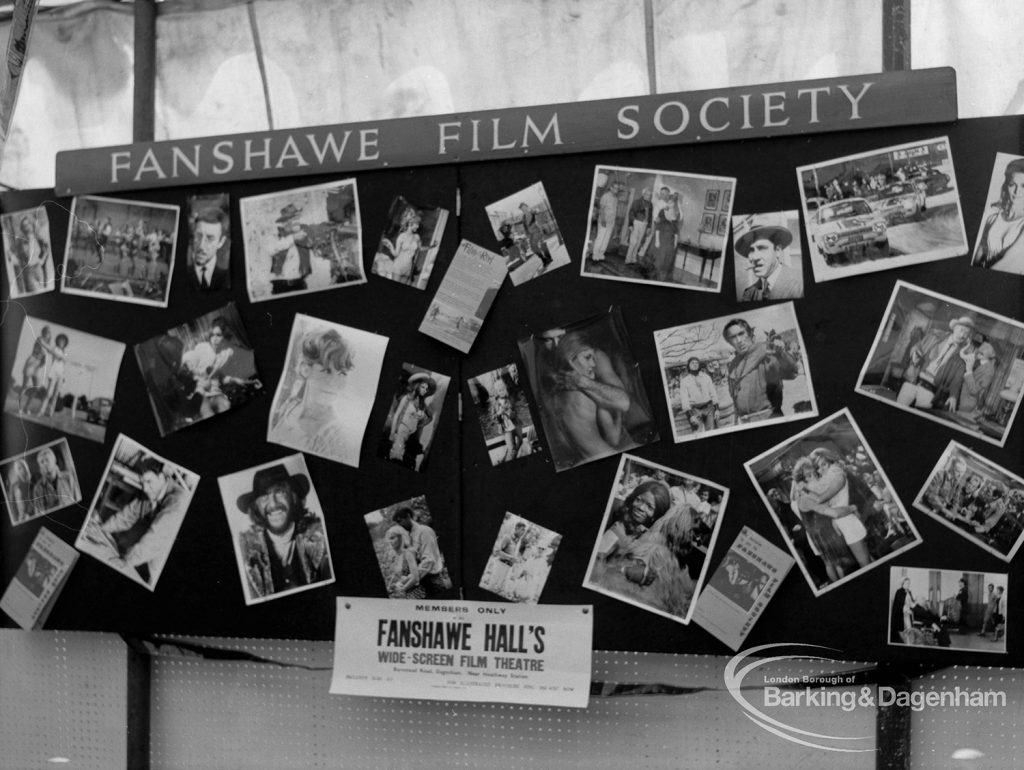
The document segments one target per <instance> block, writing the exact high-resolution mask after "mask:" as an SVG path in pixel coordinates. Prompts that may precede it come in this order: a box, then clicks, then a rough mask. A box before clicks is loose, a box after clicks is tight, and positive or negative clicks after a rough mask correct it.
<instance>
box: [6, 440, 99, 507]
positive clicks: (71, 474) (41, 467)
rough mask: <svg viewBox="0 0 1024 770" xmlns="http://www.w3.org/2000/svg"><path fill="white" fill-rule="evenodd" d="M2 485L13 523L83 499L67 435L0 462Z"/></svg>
mask: <svg viewBox="0 0 1024 770" xmlns="http://www.w3.org/2000/svg"><path fill="white" fill-rule="evenodd" d="M0 486H2V487H3V490H4V497H5V498H6V499H7V513H8V515H9V516H10V518H11V524H12V525H14V526H17V525H18V524H24V523H25V522H26V521H30V520H32V519H34V518H36V517H37V516H45V515H46V514H48V513H53V512H54V511H59V510H60V509H61V508H67V507H68V506H69V505H73V504H75V503H80V502H81V501H82V490H81V488H80V487H79V485H78V473H77V472H76V471H75V461H74V460H73V459H72V457H71V448H70V447H69V446H68V440H67V439H66V438H59V439H57V440H56V441H51V442H50V443H48V444H43V446H41V447H36V448H35V449H30V450H29V451H27V452H22V453H21V454H20V455H16V456H15V457H10V458H8V459H6V460H4V461H3V462H0Z"/></svg>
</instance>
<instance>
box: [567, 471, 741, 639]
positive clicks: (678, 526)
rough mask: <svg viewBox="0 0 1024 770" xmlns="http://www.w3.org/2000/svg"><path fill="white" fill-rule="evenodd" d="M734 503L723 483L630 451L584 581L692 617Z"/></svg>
mask: <svg viewBox="0 0 1024 770" xmlns="http://www.w3.org/2000/svg"><path fill="white" fill-rule="evenodd" d="M728 501H729V490H728V489H726V488H725V487H723V486H720V485H719V484H715V483H714V482H711V481H707V480H706V479H702V478H699V477H697V476H691V475H690V474H688V473H683V472H682V471H677V470H673V469H671V468H666V467H665V466H663V465H656V464H655V463H652V462H648V461H647V460H642V459H641V458H639V457H633V456H632V455H624V456H623V457H622V459H621V460H620V461H619V472H618V473H617V474H616V476H615V481H614V483H613V485H612V490H611V494H610V495H609V496H608V505H607V506H606V508H605V511H604V518H603V519H602V521H601V530H600V531H601V534H600V536H599V537H598V539H597V542H595V543H594V550H593V552H592V553H591V555H590V565H589V566H588V567H587V574H586V577H584V579H583V587H584V588H589V589H591V590H592V591H597V592H598V593H602V594H604V595H606V596H611V597H612V598H615V599H619V600H621V601H624V602H626V603H627V604H632V605H635V606H637V607H640V608H641V609H645V610H648V611H650V612H653V613H655V614H657V615H661V616H662V617H666V618H668V619H669V620H674V621H676V622H677V623H689V622H690V618H691V617H692V616H693V610H694V601H693V599H694V597H695V596H697V595H698V594H699V593H700V590H701V587H702V586H703V584H704V580H705V578H706V577H707V572H708V560H707V556H708V554H709V553H711V551H713V550H714V547H715V541H716V540H717V538H718V530H719V526H720V524H721V521H722V518H721V517H722V513H723V512H724V511H725V506H726V504H727V503H728ZM693 575H696V578H694V577H693Z"/></svg>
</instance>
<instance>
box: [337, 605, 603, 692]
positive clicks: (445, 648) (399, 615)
mask: <svg viewBox="0 0 1024 770" xmlns="http://www.w3.org/2000/svg"><path fill="white" fill-rule="evenodd" d="M593 618H594V612H593V607H591V606H589V605H586V606H584V605H573V606H566V605H558V606H555V605H540V606H532V605H524V604H506V603H504V602H467V601H426V600H425V601H416V602H395V601H391V600H390V599H363V598H356V597H339V598H338V611H337V620H336V621H335V624H336V625H335V631H334V675H333V677H332V678H331V693H332V694H334V695H369V696H374V697H378V698H419V699H424V700H460V701H474V702H482V703H522V704H533V705H540V706H569V707H574V708H586V707H587V698H588V696H589V694H590V650H591V638H592V634H593Z"/></svg>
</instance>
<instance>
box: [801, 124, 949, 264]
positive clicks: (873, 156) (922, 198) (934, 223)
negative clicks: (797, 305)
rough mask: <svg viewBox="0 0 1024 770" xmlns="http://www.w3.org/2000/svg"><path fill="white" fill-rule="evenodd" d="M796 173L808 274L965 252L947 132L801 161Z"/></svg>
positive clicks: (917, 262)
mask: <svg viewBox="0 0 1024 770" xmlns="http://www.w3.org/2000/svg"><path fill="white" fill-rule="evenodd" d="M796 175H797V183H798V184H799V185H800V197H801V199H802V201H803V209H804V222H805V223H806V225H807V243H808V244H809V246H810V252H811V267H812V268H813V270H814V280H815V281H818V282H821V281H832V280H835V279H837V278H846V277H848V276H851V275H860V274H862V273H874V272H878V271H879V270H891V269H893V268H896V267H906V266H907V265H916V264H920V263H921V262H934V261H935V260H937V259H947V258H949V257H958V256H961V255H964V254H966V253H967V249H968V245H967V233H966V231H965V230H964V218H963V213H962V212H961V210H960V197H959V193H958V189H957V185H956V173H955V172H954V170H953V155H952V153H951V152H950V148H949V139H948V138H946V137H938V138H936V139H925V140H921V141H917V142H912V143H909V144H901V145H897V146H894V147H885V148H882V149H878V150H872V151H870V152H862V153H860V154H857V155H848V156H846V157H844V158H836V159H834V160H829V161H825V162H823V163H815V164H813V165H808V166H801V167H800V168H798V169H797V170H796Z"/></svg>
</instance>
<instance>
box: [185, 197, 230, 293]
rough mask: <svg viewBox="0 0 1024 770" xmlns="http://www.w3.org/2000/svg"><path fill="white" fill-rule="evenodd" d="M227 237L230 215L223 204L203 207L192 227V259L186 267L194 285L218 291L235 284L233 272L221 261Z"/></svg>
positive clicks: (205, 289) (196, 289)
mask: <svg viewBox="0 0 1024 770" xmlns="http://www.w3.org/2000/svg"><path fill="white" fill-rule="evenodd" d="M227 240H228V218H227V215H226V214H225V213H224V212H223V211H222V210H221V209H219V208H212V207H211V208H206V209H203V210H202V211H200V212H199V214H198V215H197V217H196V221H195V224H194V225H193V227H192V248H191V249H190V252H191V257H192V259H191V261H190V262H189V265H188V267H187V268H186V270H187V275H188V287H189V288H190V289H192V290H193V291H217V290H219V289H229V288H231V276H230V273H229V272H228V269H227V268H226V267H221V266H220V265H219V264H218V259H217V257H218V255H219V254H220V252H221V249H223V248H224V245H225V244H226V243H227Z"/></svg>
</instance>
